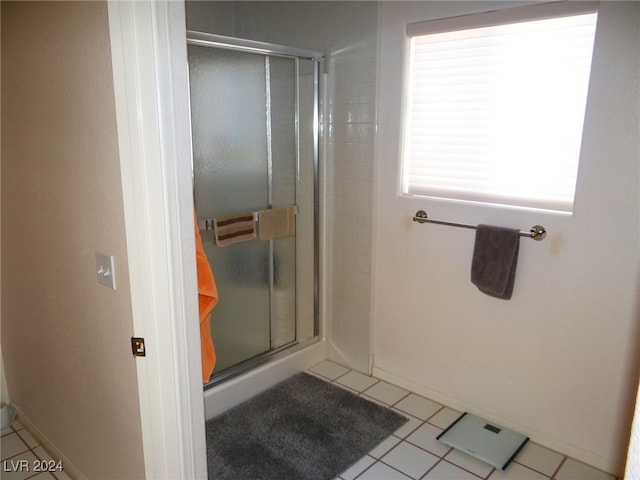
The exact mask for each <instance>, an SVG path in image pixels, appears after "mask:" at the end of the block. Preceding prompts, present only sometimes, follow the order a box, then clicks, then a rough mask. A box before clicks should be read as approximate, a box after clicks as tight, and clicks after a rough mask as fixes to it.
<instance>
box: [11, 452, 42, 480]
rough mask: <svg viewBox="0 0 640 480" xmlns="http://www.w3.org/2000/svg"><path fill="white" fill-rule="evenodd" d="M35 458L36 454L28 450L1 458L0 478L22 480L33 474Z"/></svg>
mask: <svg viewBox="0 0 640 480" xmlns="http://www.w3.org/2000/svg"><path fill="white" fill-rule="evenodd" d="M3 455H4V453H3ZM36 460H37V458H36V456H35V455H34V454H33V453H32V452H30V451H27V452H23V453H21V454H20V455H16V456H13V457H11V458H10V459H8V460H3V461H2V480H23V479H25V478H29V477H31V476H33V475H35V472H34V471H33V469H34V466H35V462H36Z"/></svg>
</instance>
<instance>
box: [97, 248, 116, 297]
mask: <svg viewBox="0 0 640 480" xmlns="http://www.w3.org/2000/svg"><path fill="white" fill-rule="evenodd" d="M96 273H97V275H98V283H99V284H100V285H104V286H105V287H109V288H111V289H113V290H115V289H116V269H115V262H114V260H113V255H105V254H104V253H99V252H96Z"/></svg>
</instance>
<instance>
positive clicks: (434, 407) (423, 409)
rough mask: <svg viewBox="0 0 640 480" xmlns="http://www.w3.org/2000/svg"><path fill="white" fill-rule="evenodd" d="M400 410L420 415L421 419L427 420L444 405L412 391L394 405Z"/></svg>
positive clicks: (416, 415) (415, 415)
mask: <svg viewBox="0 0 640 480" xmlns="http://www.w3.org/2000/svg"><path fill="white" fill-rule="evenodd" d="M394 406H395V408H397V409H398V410H402V411H403V412H407V413H409V414H411V415H413V416H414V417H418V418H419V419H420V420H426V419H428V418H429V417H432V416H433V415H434V414H435V413H436V412H437V411H438V410H440V409H441V408H442V405H440V404H439V403H436V402H432V401H431V400H428V399H426V398H424V397H421V396H420V395H416V394H415V393H412V394H410V395H408V396H407V397H405V398H403V399H402V400H401V401H399V402H398V403H397V404H395V405H394Z"/></svg>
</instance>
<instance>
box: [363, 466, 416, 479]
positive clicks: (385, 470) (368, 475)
mask: <svg viewBox="0 0 640 480" xmlns="http://www.w3.org/2000/svg"><path fill="white" fill-rule="evenodd" d="M405 479H408V480H411V477H407V476H406V475H404V474H402V473H400V472H399V471H398V470H394V469H393V468H391V467H389V466H388V465H385V464H384V463H380V462H378V463H375V464H374V465H373V466H372V467H371V468H370V469H368V470H367V471H366V472H364V473H363V474H362V475H361V476H359V477H358V480H405Z"/></svg>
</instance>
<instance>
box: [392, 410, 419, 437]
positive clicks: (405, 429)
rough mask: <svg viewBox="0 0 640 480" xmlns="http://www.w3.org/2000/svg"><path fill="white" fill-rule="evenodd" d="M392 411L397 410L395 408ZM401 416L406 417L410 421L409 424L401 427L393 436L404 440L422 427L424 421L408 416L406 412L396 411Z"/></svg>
mask: <svg viewBox="0 0 640 480" xmlns="http://www.w3.org/2000/svg"><path fill="white" fill-rule="evenodd" d="M392 410H396V409H395V408H393V409H392ZM396 411H397V412H398V413H399V414H400V415H403V416H405V417H406V418H408V419H409V421H408V422H407V423H405V424H404V425H403V426H401V427H400V428H399V429H398V430H396V431H395V432H393V434H394V435H395V436H396V437H400V438H404V437H406V436H407V435H409V434H410V433H412V432H413V431H414V430H415V429H416V428H418V427H419V426H420V425H422V420H420V419H418V418H416V417H412V416H411V415H407V414H406V413H405V412H401V411H399V410H396Z"/></svg>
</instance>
